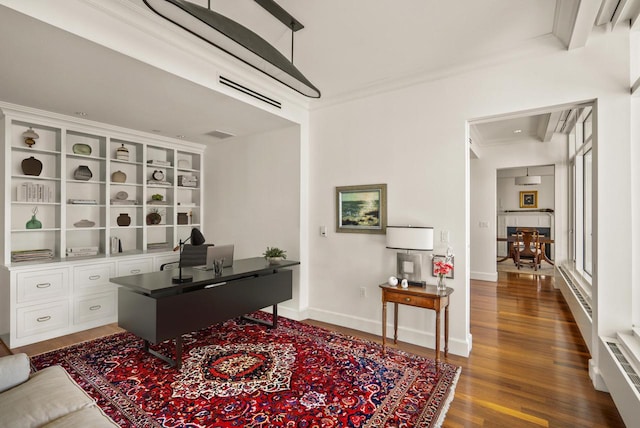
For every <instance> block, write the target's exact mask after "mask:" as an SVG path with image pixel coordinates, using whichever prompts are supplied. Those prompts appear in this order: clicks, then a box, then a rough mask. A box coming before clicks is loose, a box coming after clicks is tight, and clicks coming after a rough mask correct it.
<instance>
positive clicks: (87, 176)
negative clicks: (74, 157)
mask: <svg viewBox="0 0 640 428" xmlns="http://www.w3.org/2000/svg"><path fill="white" fill-rule="evenodd" d="M91 177H93V173H92V172H91V170H90V169H89V167H88V166H87V165H80V166H79V167H78V168H77V169H76V170H75V172H74V173H73V178H75V179H76V180H82V181H89V180H91Z"/></svg>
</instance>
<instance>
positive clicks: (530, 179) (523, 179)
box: [515, 168, 542, 186]
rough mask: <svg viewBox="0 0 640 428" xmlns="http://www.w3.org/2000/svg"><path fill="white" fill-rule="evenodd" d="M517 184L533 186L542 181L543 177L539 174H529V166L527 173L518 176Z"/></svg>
mask: <svg viewBox="0 0 640 428" xmlns="http://www.w3.org/2000/svg"><path fill="white" fill-rule="evenodd" d="M515 182H516V186H533V185H536V184H540V183H542V177H540V176H539V175H529V168H527V175H523V176H520V177H516V179H515Z"/></svg>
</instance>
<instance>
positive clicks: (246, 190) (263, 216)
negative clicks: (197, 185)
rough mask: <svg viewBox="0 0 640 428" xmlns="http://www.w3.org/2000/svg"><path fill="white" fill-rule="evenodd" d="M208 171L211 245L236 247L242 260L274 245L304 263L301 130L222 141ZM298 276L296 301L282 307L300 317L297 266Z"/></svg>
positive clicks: (212, 151) (211, 153)
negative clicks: (302, 253)
mask: <svg viewBox="0 0 640 428" xmlns="http://www.w3.org/2000/svg"><path fill="white" fill-rule="evenodd" d="M204 169H205V189H206V191H205V195H204V205H205V212H206V219H205V228H204V229H205V233H204V234H205V236H206V237H207V242H212V243H215V244H235V255H234V258H238V259H241V258H247V257H256V256H260V255H261V254H262V253H263V252H264V250H265V249H266V247H267V246H269V247H274V246H275V247H279V248H282V249H284V250H286V251H287V258H288V259H290V260H300V199H301V198H300V127H299V126H291V127H289V128H286V129H282V130H276V131H272V132H268V133H263V134H258V135H252V136H249V137H244V138H240V137H238V138H232V139H228V140H221V141H220V142H219V143H217V144H214V145H211V146H210V147H208V148H207V150H206V152H205V159H204ZM294 273H295V274H294V298H293V300H291V301H288V302H285V303H283V304H281V305H279V309H281V311H280V313H281V314H282V315H286V316H291V317H294V318H298V317H299V315H298V312H299V306H300V303H299V291H300V290H299V278H298V268H295V269H294ZM287 309H289V311H287Z"/></svg>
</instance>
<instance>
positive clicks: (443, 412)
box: [434, 367, 462, 428]
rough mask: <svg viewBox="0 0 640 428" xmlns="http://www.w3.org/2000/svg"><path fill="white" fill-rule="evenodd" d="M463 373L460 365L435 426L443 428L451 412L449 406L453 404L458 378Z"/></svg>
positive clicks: (435, 427)
mask: <svg viewBox="0 0 640 428" xmlns="http://www.w3.org/2000/svg"><path fill="white" fill-rule="evenodd" d="M461 373H462V367H458V370H456V375H455V377H454V378H453V381H452V382H451V386H450V387H449V395H448V397H447V400H446V401H445V402H444V403H442V410H441V411H440V415H439V416H438V419H437V420H436V424H435V425H434V428H441V427H442V424H443V423H444V419H445V417H446V416H447V413H448V412H449V406H450V405H451V403H452V402H453V399H454V397H455V394H456V386H457V385H458V379H460V374H461Z"/></svg>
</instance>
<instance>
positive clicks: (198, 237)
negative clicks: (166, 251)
mask: <svg viewBox="0 0 640 428" xmlns="http://www.w3.org/2000/svg"><path fill="white" fill-rule="evenodd" d="M189 241H191V245H202V244H204V241H206V239H205V238H204V236H203V235H202V232H200V231H199V230H198V229H196V228H195V227H194V228H193V229H191V235H189V237H188V238H187V239H185V240H184V241H183V240H182V239H180V243H179V244H178V245H177V246H176V247H175V248H174V249H173V251H176V250H178V249H180V259H179V261H178V276H174V277H173V278H172V279H171V281H172V282H174V283H177V284H182V283H185V282H191V281H193V275H182V249H183V248H184V244H186V243H187V242H189Z"/></svg>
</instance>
